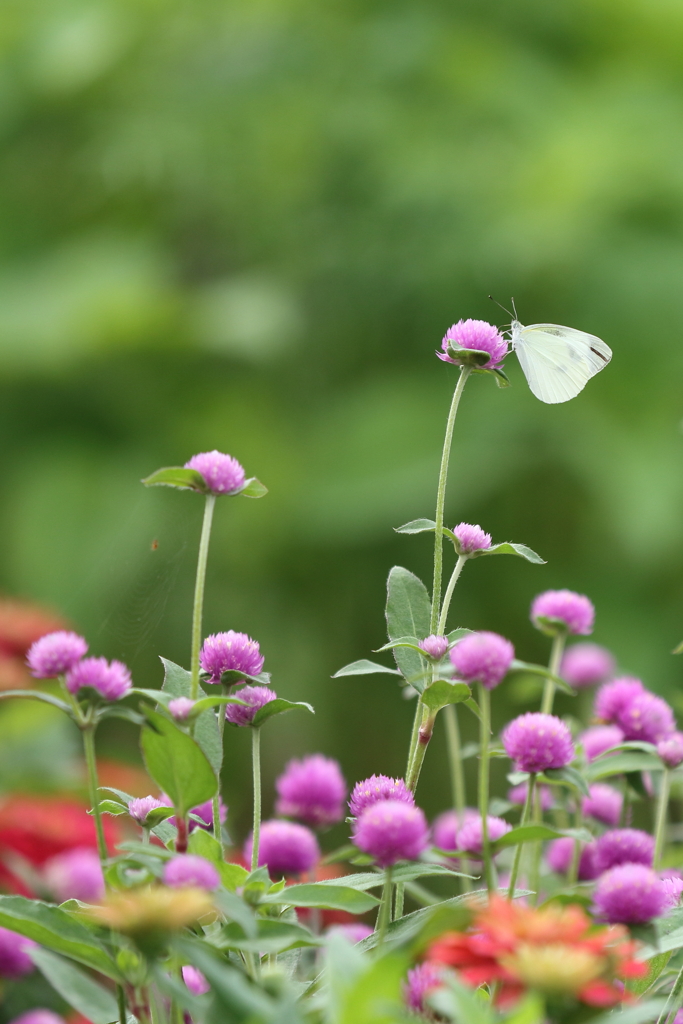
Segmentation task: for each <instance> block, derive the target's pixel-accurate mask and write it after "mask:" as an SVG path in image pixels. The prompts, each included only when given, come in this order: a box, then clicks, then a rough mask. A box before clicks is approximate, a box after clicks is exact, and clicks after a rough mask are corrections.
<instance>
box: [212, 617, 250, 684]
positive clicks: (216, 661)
mask: <svg viewBox="0 0 683 1024" xmlns="http://www.w3.org/2000/svg"><path fill="white" fill-rule="evenodd" d="M264 661H265V659H264V657H263V655H262V654H261V650H260V648H259V645H258V642H257V641H256V640H252V639H251V637H250V636H247V634H246V633H236V632H235V631H234V629H229V630H228V632H227V633H213V634H212V635H211V636H207V638H206V640H205V641H204V645H203V647H202V649H201V652H200V654H199V663H200V665H201V666H202V669H203V670H204V671H205V672H208V673H209V679H207V680H206V682H207V683H220V681H221V676H222V674H223V673H224V672H244V674H245V675H248V676H257V675H258V674H259V672H260V671H261V669H262V668H263V662H264Z"/></svg>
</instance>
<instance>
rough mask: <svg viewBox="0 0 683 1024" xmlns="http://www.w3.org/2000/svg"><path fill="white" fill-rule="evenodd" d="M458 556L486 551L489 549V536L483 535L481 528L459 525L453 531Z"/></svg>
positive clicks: (464, 524)
mask: <svg viewBox="0 0 683 1024" xmlns="http://www.w3.org/2000/svg"><path fill="white" fill-rule="evenodd" d="M453 533H454V534H455V539H456V540H457V542H458V543H457V545H456V548H457V551H458V554H459V555H471V554H472V552H473V551H486V550H487V549H488V548H490V547H491V534H490V533H484V531H483V530H482V528H481V526H472V524H471V523H460V525H459V526H456V527H455V528H454V530H453Z"/></svg>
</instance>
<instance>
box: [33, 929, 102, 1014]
mask: <svg viewBox="0 0 683 1024" xmlns="http://www.w3.org/2000/svg"><path fill="white" fill-rule="evenodd" d="M28 954H29V956H30V957H31V959H32V960H33V962H34V964H35V965H36V967H37V968H38V970H39V971H40V972H41V974H42V975H43V976H44V977H45V978H47V980H48V981H49V982H50V984H51V985H52V987H53V989H54V990H55V992H57V993H58V995H60V996H61V997H62V999H64V1001H65V1002H67V1003H68V1004H69V1006H71V1007H73V1009H74V1010H77V1011H78V1013H80V1014H82V1015H83V1016H84V1017H86V1018H87V1019H88V1020H89V1021H92V1024H112V1022H113V1021H118V1019H119V1011H118V1007H117V1005H116V999H115V998H114V996H113V995H112V994H111V992H108V991H107V989H106V988H103V987H102V985H98V983H97V982H96V981H94V980H93V979H92V978H91V977H90V976H89V975H87V974H85V973H84V972H83V971H81V970H80V968H78V967H75V966H74V965H73V964H72V963H71V962H70V961H69V960H65V959H64V957H62V956H58V954H57V953H51V952H50V951H49V950H47V949H43V948H42V947H41V946H37V947H34V948H33V949H29V950H28Z"/></svg>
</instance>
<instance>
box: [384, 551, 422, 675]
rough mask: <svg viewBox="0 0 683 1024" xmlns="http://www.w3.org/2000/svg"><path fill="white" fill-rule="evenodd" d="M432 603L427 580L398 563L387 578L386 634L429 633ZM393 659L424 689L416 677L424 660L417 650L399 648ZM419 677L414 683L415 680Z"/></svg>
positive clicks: (419, 635) (393, 637)
mask: <svg viewBox="0 0 683 1024" xmlns="http://www.w3.org/2000/svg"><path fill="white" fill-rule="evenodd" d="M430 617H431V603H430V600H429V594H428V593H427V588H426V587H425V585H424V583H422V581H421V580H419V579H418V578H417V576H415V575H414V574H413V573H412V572H409V571H408V569H404V568H403V567H402V566H400V565H395V566H394V568H393V569H392V570H391V572H390V573H389V578H388V580H387V606H386V619H387V633H388V636H389V639H390V640H398V639H399V638H400V637H402V636H415V637H418V638H420V639H422V638H423V637H426V636H428V635H429V631H430V630H429V622H430ZM394 658H395V659H396V664H397V665H398V667H399V669H400V671H401V673H402V675H403V676H404V678H405V679H407V680H408V682H410V683H411V684H412V685H413V686H414V687H415V689H416V690H418V691H419V692H422V690H423V689H424V680H420V679H418V678H417V677H419V676H421V675H422V673H423V672H424V661H423V659H422V656H421V655H420V654H418V653H417V651H411V650H407V649H406V648H402V647H399V648H397V649H396V650H395V651H394ZM414 678H415V679H417V681H416V682H413V679H414Z"/></svg>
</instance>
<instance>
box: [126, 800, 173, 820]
mask: <svg viewBox="0 0 683 1024" xmlns="http://www.w3.org/2000/svg"><path fill="white" fill-rule="evenodd" d="M170 806H171V804H165V803H164V802H163V800H159V799H158V797H156V796H141V797H134V798H133V799H132V800H131V801H130V803H129V804H128V813H129V814H130V816H131V818H133V819H134V821H137V823H138V825H144V824H145V822H146V821H147V815H148V814H149V812H150V811H153V810H155V808H157V807H170Z"/></svg>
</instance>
